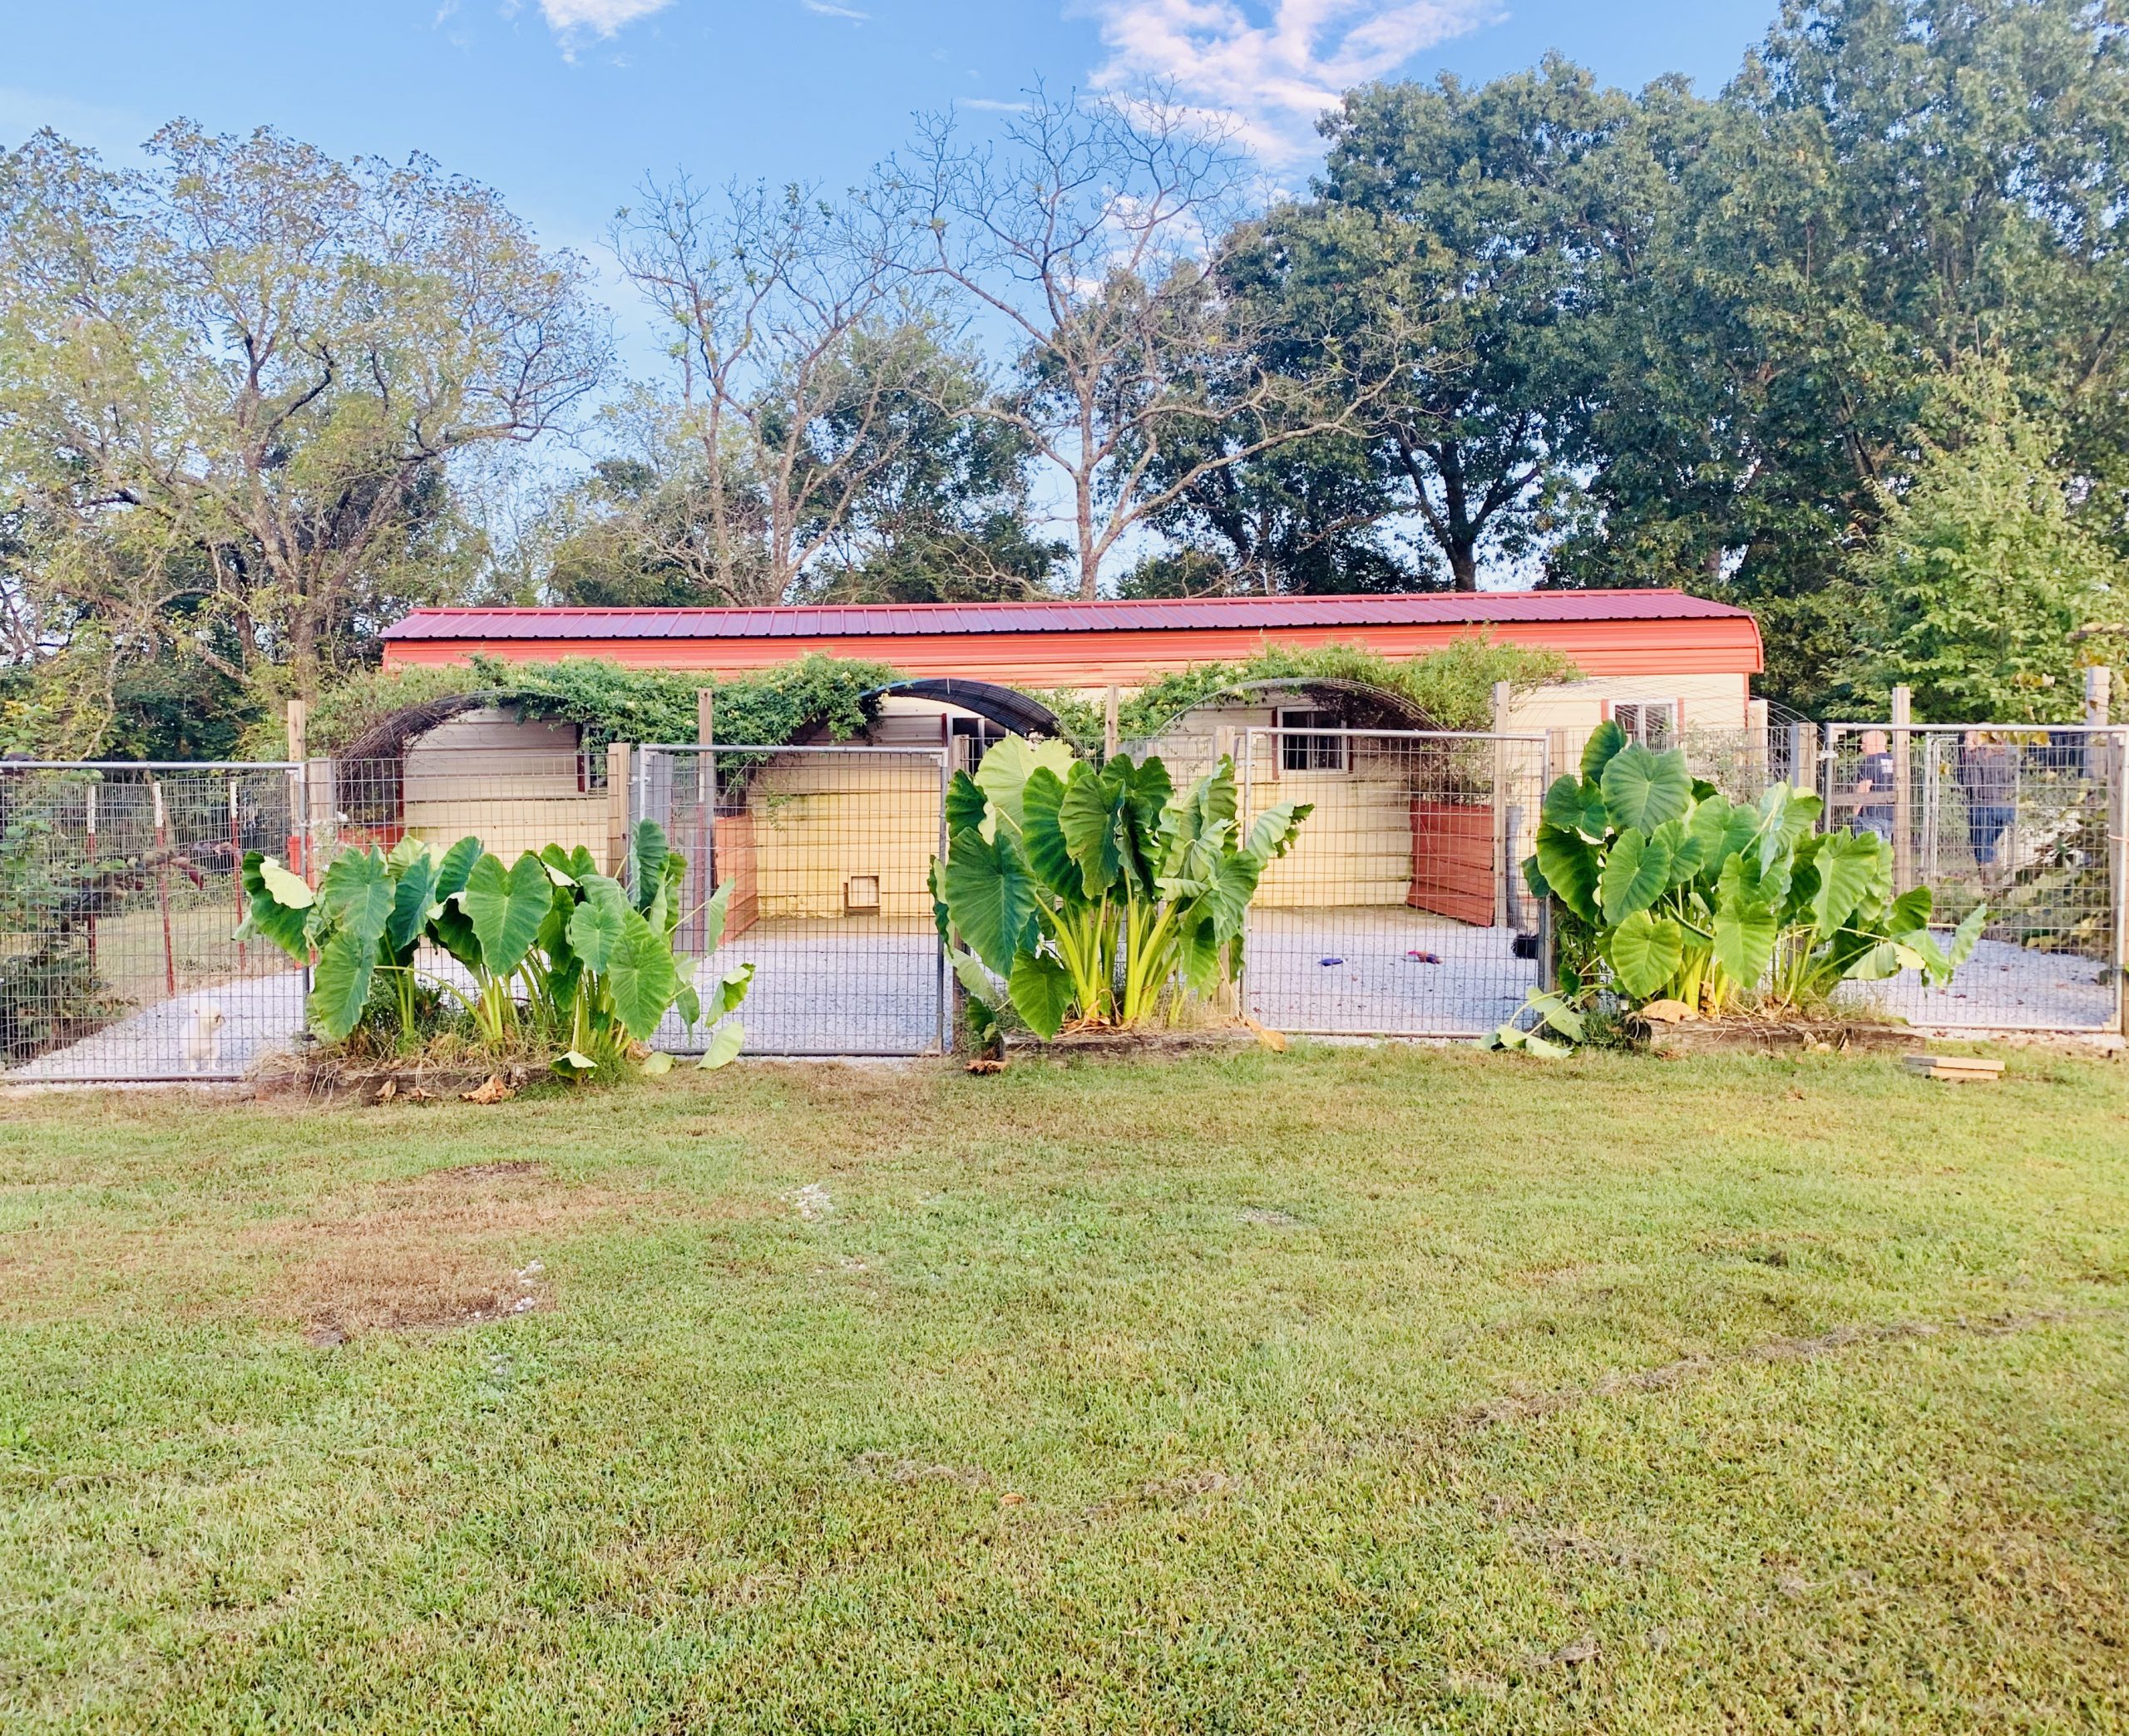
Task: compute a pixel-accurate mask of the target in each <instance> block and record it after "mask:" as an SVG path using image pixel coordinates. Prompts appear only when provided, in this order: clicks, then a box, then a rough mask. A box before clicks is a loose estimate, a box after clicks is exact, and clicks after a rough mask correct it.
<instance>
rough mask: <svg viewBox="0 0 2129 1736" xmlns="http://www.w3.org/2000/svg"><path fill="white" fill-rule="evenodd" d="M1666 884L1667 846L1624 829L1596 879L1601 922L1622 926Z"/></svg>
mask: <svg viewBox="0 0 2129 1736" xmlns="http://www.w3.org/2000/svg"><path fill="white" fill-rule="evenodd" d="M1613 764H1614V765H1617V764H1618V761H1616V760H1614V761H1613ZM1670 884H1671V851H1670V847H1669V846H1668V845H1667V844H1665V843H1663V842H1662V841H1660V840H1657V839H1654V838H1650V837H1646V836H1643V835H1642V833H1641V832H1640V831H1638V829H1636V828H1634V827H1633V826H1629V827H1628V828H1627V829H1626V830H1625V831H1623V832H1621V833H1620V834H1619V836H1618V837H1617V838H1616V839H1614V840H1613V843H1612V849H1611V854H1610V855H1609V856H1607V857H1606V858H1605V860H1604V870H1603V873H1602V874H1601V875H1598V880H1597V892H1598V898H1599V899H1600V900H1602V901H1603V906H1604V920H1605V921H1607V922H1609V923H1614V924H1617V923H1620V922H1623V921H1625V920H1626V919H1627V918H1628V917H1629V916H1631V915H1633V914H1634V912H1635V911H1637V910H1647V908H1648V907H1649V906H1650V905H1652V904H1654V903H1655V902H1656V900H1657V899H1659V898H1661V897H1662V895H1663V894H1664V892H1665V890H1667V888H1668V887H1669V885H1670Z"/></svg>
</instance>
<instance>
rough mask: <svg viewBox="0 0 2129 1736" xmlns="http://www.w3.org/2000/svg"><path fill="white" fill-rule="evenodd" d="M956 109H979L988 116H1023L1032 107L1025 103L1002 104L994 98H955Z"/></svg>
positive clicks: (1002, 102)
mask: <svg viewBox="0 0 2129 1736" xmlns="http://www.w3.org/2000/svg"><path fill="white" fill-rule="evenodd" d="M954 106H955V107H956V108H965V109H981V111H983V112H984V113H985V114H990V115H1025V113H1027V111H1028V110H1029V108H1030V106H1032V105H1030V104H1029V103H1025V102H1004V101H1000V100H999V99H998V98H997V97H995V96H956V98H955V99H954Z"/></svg>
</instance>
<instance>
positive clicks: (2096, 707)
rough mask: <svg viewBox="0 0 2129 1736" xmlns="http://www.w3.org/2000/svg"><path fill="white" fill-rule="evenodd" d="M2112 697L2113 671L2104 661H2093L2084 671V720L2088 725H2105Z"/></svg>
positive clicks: (2095, 727) (2110, 708) (2111, 706)
mask: <svg viewBox="0 0 2129 1736" xmlns="http://www.w3.org/2000/svg"><path fill="white" fill-rule="evenodd" d="M2113 699H2114V671H2113V670H2112V669H2110V668H2107V665H2106V664H2105V663H2094V664H2093V665H2092V668H2089V669H2087V670H2086V671H2085V722H2086V723H2087V725H2088V726H2089V727H2092V728H2093V729H2104V728H2106V727H2107V715H2108V713H2109V712H2110V711H2111V710H2112V708H2113Z"/></svg>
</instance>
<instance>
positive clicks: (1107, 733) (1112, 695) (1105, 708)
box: [1101, 683, 1123, 759]
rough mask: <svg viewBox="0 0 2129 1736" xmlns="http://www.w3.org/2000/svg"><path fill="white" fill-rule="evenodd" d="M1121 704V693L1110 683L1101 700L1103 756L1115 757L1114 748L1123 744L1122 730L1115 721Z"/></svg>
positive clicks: (1120, 709)
mask: <svg viewBox="0 0 2129 1736" xmlns="http://www.w3.org/2000/svg"><path fill="white" fill-rule="evenodd" d="M1122 706H1123V695H1122V694H1121V693H1119V691H1118V689H1117V688H1116V685H1115V683H1110V685H1109V692H1108V693H1107V694H1105V695H1104V698H1103V700H1102V713H1101V747H1102V754H1103V757H1104V758H1109V759H1114V757H1116V750H1117V749H1118V748H1119V747H1121V746H1122V745H1123V739H1122V731H1121V729H1120V727H1119V723H1118V721H1117V720H1118V718H1119V715H1120V713H1121V711H1122Z"/></svg>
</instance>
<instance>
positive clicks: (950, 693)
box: [865, 675, 1065, 737]
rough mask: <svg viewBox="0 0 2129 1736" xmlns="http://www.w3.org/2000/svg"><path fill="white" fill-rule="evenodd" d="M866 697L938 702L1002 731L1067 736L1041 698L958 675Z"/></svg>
mask: <svg viewBox="0 0 2129 1736" xmlns="http://www.w3.org/2000/svg"><path fill="white" fill-rule="evenodd" d="M865 697H866V698H867V699H887V698H896V699H933V700H936V701H938V702H939V703H941V704H944V705H952V706H958V707H959V708H961V710H963V711H965V712H972V713H975V714H976V716H977V717H979V718H983V719H984V720H985V722H987V723H995V724H997V725H998V726H999V727H1000V728H1001V729H1010V730H1011V731H1012V732H1013V733H1014V734H1015V735H1024V736H1049V737H1056V736H1062V735H1063V734H1064V733H1065V730H1064V724H1063V723H1060V721H1059V720H1058V716H1057V713H1055V712H1054V711H1052V710H1051V709H1050V708H1049V707H1048V706H1046V705H1045V704H1044V703H1042V702H1041V701H1040V699H1036V698H1030V696H1029V695H1028V694H1026V693H1022V692H1020V689H1019V688H1009V687H1000V686H999V685H998V684H997V683H995V682H990V681H971V680H968V679H967V678H965V677H961V676H958V675H955V676H946V677H943V678H929V679H923V680H912V681H891V682H889V683H887V685H886V686H884V687H877V688H873V689H872V691H871V692H870V693H867V694H866V695H865Z"/></svg>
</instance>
